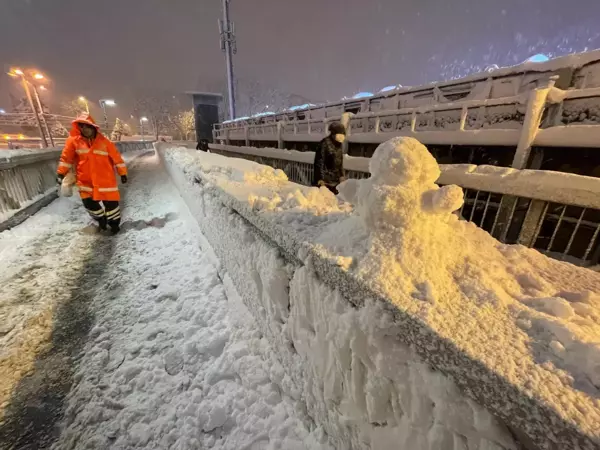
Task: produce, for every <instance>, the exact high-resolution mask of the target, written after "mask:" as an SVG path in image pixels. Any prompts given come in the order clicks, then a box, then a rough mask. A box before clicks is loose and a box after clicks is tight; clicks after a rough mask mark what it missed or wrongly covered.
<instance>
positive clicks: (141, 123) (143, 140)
mask: <svg viewBox="0 0 600 450" xmlns="http://www.w3.org/2000/svg"><path fill="white" fill-rule="evenodd" d="M140 128H141V129H142V142H146V140H145V139H144V121H143V120H142V119H140Z"/></svg>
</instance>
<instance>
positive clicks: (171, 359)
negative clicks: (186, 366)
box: [164, 349, 183, 375]
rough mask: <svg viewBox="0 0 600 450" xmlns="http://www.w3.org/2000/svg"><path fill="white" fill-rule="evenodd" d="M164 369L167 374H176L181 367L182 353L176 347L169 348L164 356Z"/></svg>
mask: <svg viewBox="0 0 600 450" xmlns="http://www.w3.org/2000/svg"><path fill="white" fill-rule="evenodd" d="M164 363H165V370H166V371H167V373H168V374H169V375H177V374H178V373H179V372H181V370H182V369H183V355H182V354H181V352H180V351H179V350H177V349H171V350H169V351H168V352H167V354H166V355H165V358H164Z"/></svg>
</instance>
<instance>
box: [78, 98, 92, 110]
mask: <svg viewBox="0 0 600 450" xmlns="http://www.w3.org/2000/svg"><path fill="white" fill-rule="evenodd" d="M77 100H79V101H80V102H81V103H83V104H84V105H85V112H87V113H88V114H89V113H90V105H89V104H88V101H87V98H85V97H84V96H83V95H82V96H80V97H79V98H78V99H77Z"/></svg>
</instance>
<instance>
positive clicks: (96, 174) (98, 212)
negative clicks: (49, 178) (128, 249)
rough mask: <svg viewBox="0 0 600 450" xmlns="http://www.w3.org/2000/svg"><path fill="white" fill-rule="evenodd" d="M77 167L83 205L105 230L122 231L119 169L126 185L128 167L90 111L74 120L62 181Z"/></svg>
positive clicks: (63, 159) (61, 169) (61, 166)
mask: <svg viewBox="0 0 600 450" xmlns="http://www.w3.org/2000/svg"><path fill="white" fill-rule="evenodd" d="M73 167H74V168H75V174H76V177H77V187H78V188H79V195H81V199H82V201H83V205H84V206H85V208H86V209H87V211H88V213H89V214H90V216H92V218H93V219H94V220H96V221H97V222H98V225H99V227H100V229H101V230H106V229H107V227H110V229H111V231H112V232H113V233H115V234H116V233H118V232H119V225H120V223H121V209H120V207H119V200H120V195H119V187H118V185H117V179H116V177H115V168H116V169H117V172H118V173H119V175H120V177H121V182H122V183H123V184H125V183H127V167H126V166H125V162H123V157H122V156H121V154H120V153H119V151H118V150H117V147H116V146H115V144H113V143H112V142H111V141H110V140H108V139H107V138H106V137H104V136H103V135H102V133H100V130H99V127H98V125H96V123H95V122H94V119H93V118H92V116H90V115H89V114H82V115H80V116H78V117H77V119H75V120H74V121H73V123H72V128H71V132H70V135H69V138H68V139H67V142H66V144H65V148H64V149H63V151H62V155H61V156H60V162H59V164H58V170H57V173H58V178H57V181H58V183H59V184H61V183H62V181H63V178H64V177H65V176H66V175H67V174H68V173H69V170H71V168H73Z"/></svg>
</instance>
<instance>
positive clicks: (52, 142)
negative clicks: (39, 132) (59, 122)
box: [31, 84, 54, 147]
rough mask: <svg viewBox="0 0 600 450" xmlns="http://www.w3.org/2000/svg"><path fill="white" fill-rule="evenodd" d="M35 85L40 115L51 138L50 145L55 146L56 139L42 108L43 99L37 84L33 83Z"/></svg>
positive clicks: (34, 90) (34, 89)
mask: <svg viewBox="0 0 600 450" xmlns="http://www.w3.org/2000/svg"><path fill="white" fill-rule="evenodd" d="M31 86H32V87H33V93H34V94H35V101H36V103H37V105H38V108H39V109H40V117H41V118H42V124H43V125H44V128H45V129H46V133H47V134H48V138H49V139H50V145H51V146H52V147H54V139H53V138H52V133H50V128H49V127H48V122H47V121H46V116H44V109H43V108H42V101H41V100H40V94H39V93H38V90H37V87H35V84H32V85H31Z"/></svg>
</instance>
